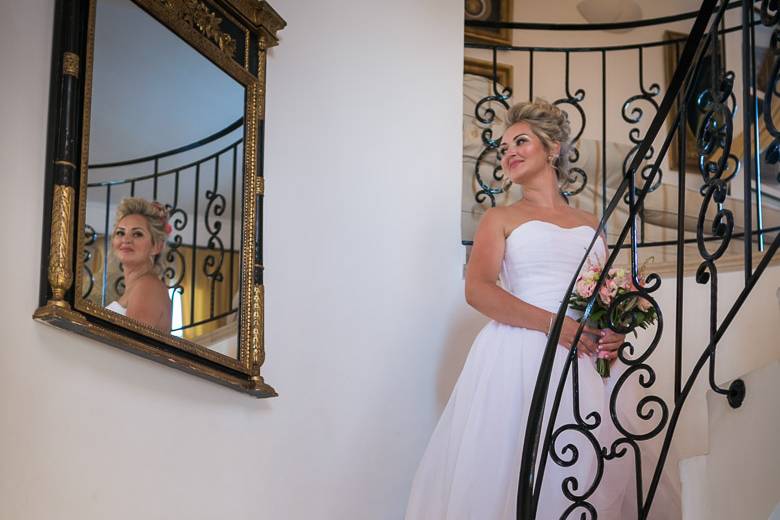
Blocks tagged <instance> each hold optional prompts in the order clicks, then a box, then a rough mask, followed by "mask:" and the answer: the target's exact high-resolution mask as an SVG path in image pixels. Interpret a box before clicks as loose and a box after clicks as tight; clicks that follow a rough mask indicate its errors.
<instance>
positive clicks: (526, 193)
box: [523, 182, 568, 209]
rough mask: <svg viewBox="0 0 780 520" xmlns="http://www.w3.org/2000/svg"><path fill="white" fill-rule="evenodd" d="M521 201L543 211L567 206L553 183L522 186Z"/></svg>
mask: <svg viewBox="0 0 780 520" xmlns="http://www.w3.org/2000/svg"><path fill="white" fill-rule="evenodd" d="M523 200H524V201H525V203H526V204H529V205H532V206H537V207H540V208H545V209H558V208H562V207H564V206H567V205H568V204H567V203H566V200H565V199H564V198H563V196H562V195H561V193H560V191H559V190H558V185H557V183H554V182H553V183H544V184H542V185H538V186H533V185H526V186H523Z"/></svg>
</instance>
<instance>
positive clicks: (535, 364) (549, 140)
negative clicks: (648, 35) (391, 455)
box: [406, 99, 679, 520]
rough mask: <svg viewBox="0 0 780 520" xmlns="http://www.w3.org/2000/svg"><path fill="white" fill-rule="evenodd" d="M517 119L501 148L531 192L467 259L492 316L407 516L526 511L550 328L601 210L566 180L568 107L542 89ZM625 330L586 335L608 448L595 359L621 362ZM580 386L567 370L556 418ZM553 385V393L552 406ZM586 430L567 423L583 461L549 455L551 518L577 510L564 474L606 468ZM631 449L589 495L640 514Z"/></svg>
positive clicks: (560, 354) (588, 386)
mask: <svg viewBox="0 0 780 520" xmlns="http://www.w3.org/2000/svg"><path fill="white" fill-rule="evenodd" d="M507 123H508V128H507V130H506V131H505V133H504V135H503V137H502V142H501V146H500V148H499V153H500V156H501V167H502V169H503V172H504V174H505V175H507V176H508V177H509V179H510V180H511V181H512V182H513V183H515V184H520V185H521V186H522V187H523V199H522V200H520V201H519V202H516V203H515V204H513V205H511V206H507V207H496V208H491V209H489V210H488V211H487V212H486V213H485V215H484V217H483V218H482V220H481V222H480V225H479V228H478V230H477V232H476V235H475V237H474V246H473V249H472V252H471V257H470V259H469V263H468V267H467V270H466V300H467V301H468V303H469V304H470V305H472V306H473V307H474V308H476V309H477V310H478V311H480V312H481V313H482V314H484V315H486V316H487V317H489V318H491V319H492V321H491V322H489V323H488V324H487V325H486V326H485V327H484V328H483V329H482V331H481V332H480V334H479V335H478V336H477V338H476V340H475V341H474V344H473V345H472V348H471V351H470V353H469V356H468V359H467V360H466V363H465V366H464V367H463V371H462V373H461V375H460V377H459V378H458V382H457V383H456V385H455V388H454V390H453V392H452V395H451V397H450V399H449V402H448V403H447V406H446V407H445V410H444V412H443V414H442V416H441V419H440V420H439V423H438V425H437V426H436V429H435V430H434V432H433V436H432V438H431V440H430V442H429V445H428V447H427V449H426V451H425V454H424V455H423V458H422V461H421V463H420V466H419V468H418V470H417V473H416V475H415V478H414V481H413V484H412V491H411V495H410V498H409V504H408V507H407V511H406V520H510V519H511V520H514V519H515V517H516V497H517V486H518V479H519V468H520V459H521V452H522V444H523V437H524V434H525V427H526V423H525V422H526V418H527V417H528V411H529V408H530V402H531V397H532V394H533V389H534V384H535V381H536V377H537V373H538V370H539V366H540V363H541V357H542V354H543V351H544V348H545V345H546V343H547V335H548V334H549V331H550V329H551V327H552V323H553V318H554V317H555V313H556V312H557V309H558V307H559V305H560V303H561V299H562V298H563V296H564V295H565V293H566V289H567V288H568V285H569V283H570V281H571V278H572V276H573V275H574V271H575V270H576V269H577V267H578V265H579V263H580V261H581V260H582V257H583V255H584V254H585V251H586V249H587V247H588V245H589V244H590V241H591V239H592V237H593V234H594V233H595V232H596V229H597V228H598V221H597V219H596V217H594V216H593V215H591V214H588V213H585V212H583V211H581V210H578V209H576V208H573V207H571V206H569V205H568V204H567V202H566V200H565V199H564V198H563V197H562V196H561V194H560V191H559V186H558V176H559V174H560V172H561V171H562V170H563V166H562V163H563V162H564V161H565V158H566V156H567V150H566V149H565V143H567V142H568V139H569V132H570V127H569V122H568V120H567V117H566V114H565V113H564V112H563V111H561V110H560V109H559V108H558V107H556V106H555V105H552V104H550V103H548V102H546V101H543V100H538V99H537V100H536V101H534V102H524V103H519V104H517V105H515V106H513V107H512V108H511V109H510V110H509V113H508V116H507ZM606 251H607V249H606V244H605V242H604V240H603V237H602V240H599V241H597V244H596V246H595V247H594V250H593V251H592V252H591V255H592V258H591V261H592V262H598V263H603V261H604V259H605V257H606ZM499 278H500V281H501V285H500V286H499V285H498V284H497V281H498V280H499ZM576 317H577V315H576V311H572V310H570V311H569V313H568V317H567V318H566V319H565V322H564V325H563V329H562V332H561V335H560V343H559V345H558V351H557V352H556V359H555V365H554V368H553V374H552V379H551V381H552V382H553V383H552V384H555V382H557V381H558V380H559V378H560V374H561V370H562V367H563V364H564V362H565V359H566V357H567V356H568V353H569V349H570V348H571V347H572V342H573V341H574V337H575V334H576V331H577V328H578V327H579V324H578V323H577V321H575V318H576ZM623 339H624V336H623V335H621V334H617V333H615V332H613V331H611V330H609V329H605V330H599V329H594V328H591V327H585V328H584V333H583V334H582V337H581V338H580V340H579V343H578V346H577V353H578V359H577V361H576V363H577V368H578V375H579V382H578V391H579V396H578V397H579V408H580V410H581V411H582V416H583V417H585V416H587V414H589V413H590V412H591V411H597V412H598V413H599V414H600V416H601V419H602V422H601V425H600V426H599V427H598V428H597V431H596V433H595V435H596V438H597V439H598V440H599V442H600V444H601V445H602V446H606V447H607V448H608V447H609V446H610V443H611V441H612V440H614V439H616V438H618V437H619V435H618V434H617V431H616V430H615V428H614V425H613V424H612V421H611V419H610V414H609V409H608V402H609V391H610V384H609V381H608V380H604V379H602V378H601V376H599V375H598V373H597V372H596V370H595V359H596V357H603V358H607V359H609V360H610V362H612V361H614V360H615V359H616V357H617V349H618V348H619V347H620V345H621V344H622V343H623ZM616 368H617V367H616ZM616 371H618V372H619V371H620V370H619V368H617V370H616ZM613 379H614V376H613ZM613 383H614V382H613ZM571 392H572V390H571V381H567V383H566V387H565V389H564V394H563V397H562V401H561V403H563V404H562V405H561V407H560V411H559V413H558V416H557V418H556V425H558V424H561V425H563V424H570V423H573V422H574V416H573V413H572V411H571V408H572V407H571V405H570V403H571V402H572V398H571V395H572V393H571ZM553 394H554V392H548V402H547V406H546V408H545V411H546V412H547V413H549V410H550V408H551V398H552V396H553ZM567 403H568V404H569V405H568V406H567V405H566V404H567ZM543 431H544V430H543ZM567 435H568V438H567ZM577 437H578V436H577V435H576V434H574V432H567V433H566V434H564V435H562V437H561V438H560V439H558V442H557V444H560V446H564V445H565V444H572V445H574V446H575V447H576V449H577V450H578V452H579V459H578V461H577V463H576V464H574V465H573V466H572V467H563V466H560V465H558V464H556V463H555V462H553V461H552V460H548V462H547V464H546V469H545V472H544V478H543V482H542V486H541V493H540V498H539V505H538V510H537V518H539V519H543V520H548V519H557V518H565V517H566V516H567V515H568V513H566V514H565V510H566V509H567V508H569V507H570V506H571V505H572V502H571V501H570V500H569V499H568V498H566V497H565V496H564V494H563V491H562V483H563V481H564V479H566V478H567V477H571V476H574V477H575V478H577V481H578V482H579V488H580V489H579V492H580V493H581V492H582V491H584V489H585V488H587V487H588V486H589V485H590V482H592V481H593V479H594V475H595V472H596V460H595V454H594V453H593V451H594V449H593V447H592V446H591V445H590V443H588V442H586V441H585V439H583V438H582V436H581V435H580V436H579V437H580V438H577ZM559 455H561V454H560V449H559ZM564 455H565V454H564ZM563 458H566V457H563ZM629 459H632V457H630V456H624V457H622V458H617V459H614V460H612V461H608V462H607V463H606V464H605V473H604V475H603V477H602V480H601V484H600V486H599V489H600V490H602V491H600V492H598V493H596V494H594V496H593V497H591V498H590V499H589V500H588V501H589V502H590V503H591V504H593V505H594V507H595V508H596V509H597V511H598V518H599V519H622V518H632V517H633V518H637V516H638V515H637V513H636V500H637V498H636V490H635V487H634V486H635V483H634V479H635V477H634V474H635V470H634V467H633V464H632V462H633V460H629ZM667 487H668V486H667ZM575 494H576V493H575ZM660 496H663V501H664V502H666V504H664V505H663V506H662V507H661V509H664V512H663V513H661V514H659V515H658V516H657V518H665V519H668V518H678V517H679V511H676V510H677V509H678V508H679V498H676V499H675V493H667V492H665V491H664V492H663V493H660V494H659V495H657V499H656V500H655V501H654V507H653V509H656V506H657V505H658V504H657V502H658V501H659V500H658V498H660ZM670 497H671V498H670ZM675 500H676V501H675ZM675 511H676V512H675ZM580 512H582V511H580Z"/></svg>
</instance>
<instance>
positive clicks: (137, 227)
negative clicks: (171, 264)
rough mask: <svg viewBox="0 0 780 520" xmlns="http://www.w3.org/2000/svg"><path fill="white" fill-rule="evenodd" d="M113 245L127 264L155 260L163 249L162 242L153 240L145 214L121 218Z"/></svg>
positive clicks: (120, 259) (134, 264)
mask: <svg viewBox="0 0 780 520" xmlns="http://www.w3.org/2000/svg"><path fill="white" fill-rule="evenodd" d="M111 246H112V247H113V249H114V253H115V254H116V256H117V258H118V259H119V261H120V262H122V264H123V265H125V266H143V265H144V264H146V263H150V262H153V260H152V258H153V256H154V255H157V254H159V253H160V250H161V244H155V243H154V241H153V240H152V233H151V231H150V230H149V222H147V220H146V217H144V216H143V215H127V216H126V217H124V218H123V219H122V220H120V221H119V223H117V225H116V230H115V231H114V237H113V240H112V241H111Z"/></svg>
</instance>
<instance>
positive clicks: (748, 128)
mask: <svg viewBox="0 0 780 520" xmlns="http://www.w3.org/2000/svg"><path fill="white" fill-rule="evenodd" d="M752 10H753V3H752V2H743V3H742V43H743V45H742V136H743V147H742V156H743V157H744V161H743V163H744V169H745V171H744V179H743V181H744V182H743V187H744V197H743V200H744V212H743V216H744V222H743V227H744V229H745V237H744V242H743V244H744V255H745V283H747V281H748V280H749V279H750V275H751V274H752V272H753V237H752V231H753V229H752V228H753V208H752V204H751V202H752V200H753V198H752V197H751V193H750V191H751V188H750V185H751V182H752V180H753V159H752V154H753V150H752V144H751V143H752V135H751V132H752V128H753V127H752V125H753V123H754V122H755V121H754V120H755V115H754V114H753V108H754V106H755V105H754V102H753V99H752V98H751V96H753V95H754V94H753V87H754V86H755V85H754V83H753V82H752V78H753V75H752V73H751V68H752V67H751V64H752V61H751V59H750V49H749V48H748V47H749V45H747V43H748V42H750V27H749V20H751V11H752Z"/></svg>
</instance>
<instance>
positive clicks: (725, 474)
mask: <svg viewBox="0 0 780 520" xmlns="http://www.w3.org/2000/svg"><path fill="white" fill-rule="evenodd" d="M745 385H746V386H747V395H746V396H745V401H744V403H743V404H742V406H741V407H739V408H737V409H733V408H731V407H730V406H729V405H728V404H727V403H726V401H725V400H724V399H722V398H720V397H719V396H716V395H715V394H714V393H712V392H710V393H709V394H708V395H707V408H708V411H709V415H710V425H709V437H710V452H709V453H708V454H707V455H704V456H700V457H694V458H693V459H690V460H688V461H686V462H685V463H684V465H682V472H683V486H684V489H685V502H684V503H683V510H684V511H685V512H686V519H687V520H704V519H707V520H731V519H732V518H756V519H764V518H770V520H771V519H776V518H777V516H776V515H777V514H778V513H780V502H778V500H780V451H778V450H777V428H778V425H780V407H778V406H777V402H776V401H775V399H773V397H775V396H777V393H778V390H780V363H778V362H774V363H772V364H770V365H769V366H766V367H764V368H762V369H760V370H756V371H754V372H752V373H750V374H748V375H747V377H745ZM773 510H774V514H773V513H772V511H773Z"/></svg>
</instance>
